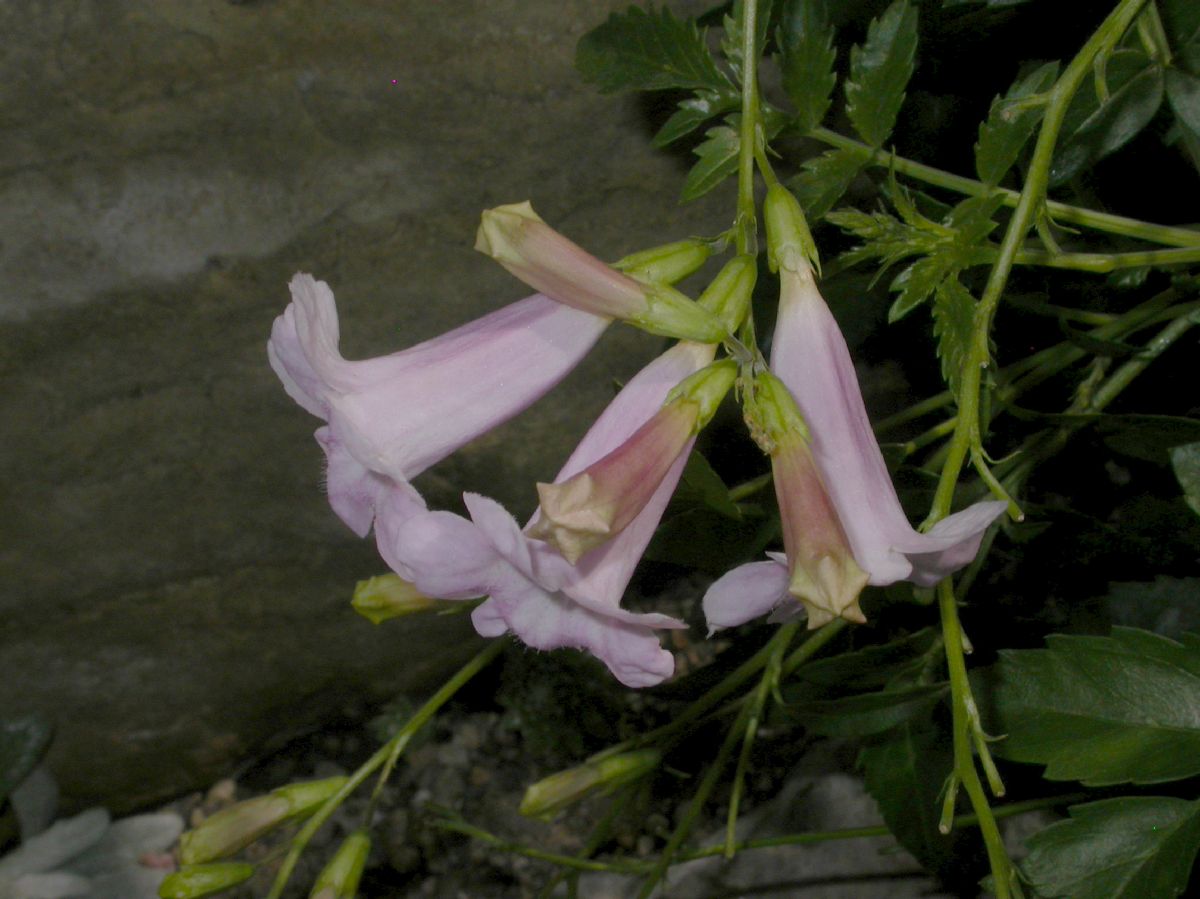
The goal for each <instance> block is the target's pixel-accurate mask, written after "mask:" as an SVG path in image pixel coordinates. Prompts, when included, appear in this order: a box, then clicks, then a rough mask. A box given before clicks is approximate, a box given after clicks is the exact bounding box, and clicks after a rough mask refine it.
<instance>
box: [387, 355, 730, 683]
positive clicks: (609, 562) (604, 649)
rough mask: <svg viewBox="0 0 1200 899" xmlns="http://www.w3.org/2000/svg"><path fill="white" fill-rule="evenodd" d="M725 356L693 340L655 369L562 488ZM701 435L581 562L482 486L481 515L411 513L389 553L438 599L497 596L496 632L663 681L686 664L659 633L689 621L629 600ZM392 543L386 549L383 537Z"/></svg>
mask: <svg viewBox="0 0 1200 899" xmlns="http://www.w3.org/2000/svg"><path fill="white" fill-rule="evenodd" d="M714 354H715V347H713V346H706V345H701V344H695V343H687V342H685V343H680V344H677V345H676V346H674V347H672V348H671V349H670V350H668V351H667V352H665V353H663V354H662V355H661V356H659V357H658V358H657V359H655V360H654V361H653V362H651V363H650V364H649V365H647V366H646V367H645V368H643V369H642V370H641V371H640V372H639V373H638V374H637V375H635V376H634V377H633V378H632V379H630V381H629V383H628V384H626V385H625V388H624V389H623V390H622V391H621V392H620V393H619V394H618V395H617V396H616V397H615V398H614V399H613V401H612V402H611V403H610V404H609V406H608V408H607V409H605V411H604V412H603V414H601V416H600V417H599V418H598V419H597V420H596V422H595V424H593V425H592V427H591V429H590V430H589V431H588V433H587V435H586V436H585V437H584V438H583V440H582V441H581V442H580V444H579V446H578V447H577V448H576V450H575V452H574V453H572V455H571V457H570V458H569V459H568V460H567V463H566V465H565V466H564V467H563V469H562V471H561V472H560V473H559V476H558V477H557V478H556V479H555V480H556V483H561V482H563V481H566V480H568V479H570V478H571V477H573V476H575V475H577V474H579V473H580V472H582V471H585V470H586V469H587V468H588V467H589V466H591V465H592V464H593V463H595V462H596V461H598V460H600V459H603V458H604V457H605V456H607V455H608V454H609V453H611V452H612V451H613V450H615V449H617V448H618V447H620V446H621V445H622V444H624V443H625V442H626V441H627V440H629V439H630V438H631V437H632V436H633V435H634V434H635V433H636V432H637V431H638V429H639V428H641V427H642V426H643V425H644V424H645V423H646V422H647V421H648V420H649V419H650V418H651V417H652V416H653V415H654V414H655V413H656V412H657V411H658V410H659V409H660V408H661V407H662V405H663V402H664V400H665V399H666V398H667V396H668V395H669V394H670V392H671V390H672V389H673V388H674V387H675V386H676V385H677V384H679V382H680V381H682V380H683V379H685V378H687V377H688V376H689V375H692V374H694V373H695V372H697V371H699V370H700V369H701V368H703V367H704V366H705V365H706V364H708V363H709V362H711V361H712V359H713V356H714ZM691 442H692V440H691V439H689V440H687V441H686V442H685V446H684V448H683V449H682V450H681V451H680V452H679V454H678V455H677V456H676V457H675V458H674V459H673V461H672V462H671V464H670V465H669V466H668V467H667V470H666V473H665V474H664V475H663V476H662V479H661V480H660V481H659V482H658V485H657V487H656V488H655V489H654V491H653V492H652V494H651V495H650V497H649V499H648V500H647V501H646V502H645V504H644V505H643V506H642V508H641V511H640V512H638V513H637V514H636V515H635V516H634V518H633V519H632V521H630V523H629V524H628V525H627V526H626V527H625V528H624V529H623V530H621V532H620V533H619V534H617V535H616V536H615V537H613V538H612V539H610V540H608V541H606V542H604V543H603V544H601V545H599V546H597V547H596V548H594V549H592V550H590V551H586V552H584V554H583V555H582V556H580V557H579V559H578V561H577V562H576V563H575V564H571V563H569V562H568V561H567V560H566V559H564V558H563V557H562V555H560V554H559V553H558V551H556V550H555V549H554V548H553V547H552V546H550V545H549V544H547V543H546V542H544V541H542V540H539V539H535V538H533V537H531V536H530V535H529V533H528V532H527V531H522V530H521V528H520V526H519V525H518V524H517V523H516V521H515V520H514V519H513V517H512V516H511V515H509V514H508V512H506V511H505V510H504V508H503V507H501V506H500V505H499V504H498V503H496V502H495V501H493V500H490V499H488V498H487V497H483V496H479V495H477V494H470V493H468V494H466V495H465V497H464V499H465V502H466V505H467V510H468V512H469V514H470V519H469V520H468V519H465V518H462V517H460V516H458V515H454V514H452V513H449V512H427V513H424V514H413V515H409V516H407V517H405V518H403V520H401V521H400V522H399V525H398V526H397V528H396V529H395V531H394V533H392V534H391V539H390V540H389V545H388V547H386V552H385V554H384V557H385V559H389V564H391V560H394V562H395V564H396V565H398V566H400V567H401V568H403V571H402V572H401V573H405V572H407V573H408V574H406V575H405V576H406V577H409V575H411V577H409V579H410V580H412V581H413V583H414V584H415V586H416V588H417V589H418V590H420V591H421V592H422V593H424V594H425V595H427V596H437V597H443V598H456V599H464V598H468V597H479V596H486V597H487V600H486V601H485V602H484V603H482V604H481V605H480V606H479V607H477V608H476V609H475V610H474V611H473V612H472V621H473V622H474V624H475V629H476V631H478V632H479V634H480V635H482V636H484V637H498V636H500V635H501V634H504V633H506V632H511V633H513V634H514V635H515V636H517V637H518V638H519V639H520V640H521V641H522V642H524V643H525V644H526V645H527V646H530V647H533V648H534V649H546V650H549V649H557V648H560V647H572V648H575V649H582V650H585V651H587V652H589V653H591V654H592V655H594V656H596V657H597V658H598V659H600V660H601V661H602V662H604V663H605V665H607V666H608V668H609V670H610V671H612V673H613V674H614V676H616V678H617V679H618V680H620V681H621V682H622V683H623V684H626V685H627V686H631V687H644V686H650V685H652V684H656V683H658V682H660V681H662V680H663V679H665V678H667V677H669V676H670V675H671V673H672V671H673V670H674V660H673V659H672V657H671V654H670V653H669V652H667V651H666V650H664V649H663V648H662V646H661V645H660V644H659V641H658V637H657V636H656V635H655V634H654V629H656V628H682V627H684V626H685V625H684V624H683V622H681V621H678V620H676V619H674V618H671V617H669V616H667V615H661V614H656V613H646V614H642V613H636V612H630V611H628V610H625V609H622V608H621V606H620V602H621V597H622V596H623V595H624V592H625V588H626V586H627V585H628V583H629V579H630V577H632V575H633V570H634V568H635V567H636V566H637V563H638V562H639V561H640V559H641V556H642V553H643V552H644V551H645V548H646V545H647V544H648V543H649V542H650V538H651V537H652V536H653V535H654V531H655V529H656V528H657V526H658V522H659V520H660V519H661V517H662V514H663V511H664V510H665V509H666V506H667V502H668V501H669V500H670V498H671V494H672V493H673V492H674V490H675V486H676V484H677V483H678V481H679V477H680V475H681V474H682V472H683V467H684V465H685V464H686V462H687V455H688V451H690V449H691ZM380 548H381V551H383V550H385V547H384V546H383V544H382V537H381V547H380Z"/></svg>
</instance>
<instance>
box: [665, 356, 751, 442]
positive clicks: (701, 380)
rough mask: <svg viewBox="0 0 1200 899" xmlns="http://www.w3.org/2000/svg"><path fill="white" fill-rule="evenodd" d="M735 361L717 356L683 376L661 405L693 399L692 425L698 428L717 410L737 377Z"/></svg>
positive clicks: (687, 401)
mask: <svg viewBox="0 0 1200 899" xmlns="http://www.w3.org/2000/svg"><path fill="white" fill-rule="evenodd" d="M737 371H738V369H737V363H736V362H734V361H733V360H732V359H721V360H720V361H718V362H714V363H712V364H711V365H707V366H705V367H704V368H702V369H700V371H698V372H696V373H695V374H692V375H689V376H688V377H686V378H684V379H683V380H682V381H680V382H679V383H678V384H676V385H675V387H674V388H673V389H672V390H671V392H670V393H669V394H667V399H666V402H665V403H664V405H667V404H670V403H693V404H695V406H696V408H697V415H696V424H695V429H696V430H697V431H699V430H700V429H701V428H703V427H704V426H705V425H707V424H708V423H709V422H710V421H712V417H713V416H714V415H716V413H717V407H718V406H720V405H721V400H723V399H724V398H725V394H727V393H728V392H729V388H730V387H732V386H733V382H734V381H736V380H737Z"/></svg>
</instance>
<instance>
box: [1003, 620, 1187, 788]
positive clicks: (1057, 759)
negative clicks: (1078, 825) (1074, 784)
mask: <svg viewBox="0 0 1200 899" xmlns="http://www.w3.org/2000/svg"><path fill="white" fill-rule="evenodd" d="M1046 642H1047V648H1046V649H1026V650H1006V651H1002V652H1001V654H1000V656H1001V657H1000V661H999V662H998V663H997V665H996V666H995V667H994V669H993V670H992V671H991V672H989V675H988V680H989V681H990V682H991V688H992V707H993V709H994V710H995V713H996V716H997V719H998V720H997V722H996V723H995V724H994V725H993V727H998V728H999V729H1000V731H1001V732H1003V733H1005V734H1007V738H1006V739H1004V740H1002V741H1000V742H998V743H996V744H995V746H994V749H995V751H996V752H997V753H998V754H1000V755H1002V756H1004V757H1005V758H1009V759H1012V760H1014V761H1018V762H1034V763H1039V764H1043V765H1045V766H1046V773H1045V776H1046V777H1047V778H1048V779H1050V780H1079V781H1082V782H1083V783H1085V784H1088V785H1091V786H1105V785H1109V784H1118V783H1137V784H1147V783H1161V782H1163V781H1169V780H1178V779H1181V778H1184V777H1191V776H1193V775H1195V774H1200V639H1198V638H1196V637H1194V636H1188V637H1185V638H1184V642H1183V643H1176V642H1175V641H1174V640H1168V639H1166V638H1165V637H1160V636H1158V635H1157V634H1153V633H1150V632H1149V631H1143V630H1137V629H1134V628H1114V629H1113V632H1112V636H1109V637H1081V636H1065V635H1061V634H1054V635H1051V636H1050V637H1048V638H1047V641H1046Z"/></svg>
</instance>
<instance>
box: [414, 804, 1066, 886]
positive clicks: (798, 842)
mask: <svg viewBox="0 0 1200 899" xmlns="http://www.w3.org/2000/svg"><path fill="white" fill-rule="evenodd" d="M1089 798H1090V796H1089V795H1088V794H1087V793H1068V794H1066V795H1063V796H1048V797H1046V798H1044V799H1028V800H1026V801H1024V802H1013V803H1010V804H1008V805H1004V806H1001V807H999V808H997V809H995V810H994V815H995V817H996V819H1001V818H1011V817H1013V816H1015V815H1024V814H1028V813H1029V812H1036V811H1040V810H1041V809H1047V808H1061V807H1062V806H1064V805H1072V804H1074V803H1077V802H1083V801H1084V800H1086V799H1089ZM437 823H438V826H439V827H441V828H443V829H445V830H449V831H453V832H454V833H461V834H463V835H464V836H468V837H471V838H473V839H476V840H479V841H480V842H482V843H487V844H488V845H489V846H492V847H494V848H496V849H498V850H500V851H502V852H512V853H515V854H517V855H523V856H525V857H526V858H533V859H539V860H541V861H545V862H550V863H551V864H554V865H558V866H560V867H563V868H570V869H573V870H576V871H592V872H605V873H609V874H629V875H639V876H640V875H644V874H646V873H648V872H649V871H652V870H653V869H654V866H655V862H654V861H624V860H613V861H597V860H595V859H589V858H580V857H579V856H576V855H559V854H557V853H554V852H546V851H545V850H542V849H537V848H535V847H533V846H524V845H521V844H520V843H514V842H510V841H508V840H505V839H502V838H501V837H499V836H497V835H496V834H494V833H491V832H489V831H486V830H484V829H483V828H481V827H476V826H474V825H472V824H468V823H467V822H466V821H463V820H462V819H461V818H459V817H458V816H455V815H450V814H447V815H446V817H444V818H443V819H442V820H441V821H439V822H437ZM953 823H954V826H955V827H973V826H975V825H977V824H979V818H978V817H977V816H976V815H973V814H963V815H958V816H956V817H955V818H954V821H953ZM890 834H891V831H890V830H888V828H887V827H884V826H875V827H847V828H843V829H841V830H823V831H815V832H809V833H790V834H784V835H782V836H778V837H760V838H758V839H756V840H744V841H742V842H741V843H738V844H737V845H736V847H735V848H736V849H737V851H738V852H747V851H750V850H754V849H772V848H775V847H778V846H807V845H812V844H815V843H832V842H836V841H839V840H863V839H871V838H878V837H886V836H889V835H890ZM724 854H725V844H724V843H719V844H716V845H713V846H705V847H703V848H701V849H693V850H692V851H690V852H681V853H679V854H678V855H676V856H675V859H674V861H673V862H672V864H677V865H678V864H683V863H684V862H690V861H695V860H696V859H700V858H712V857H714V856H721V855H724Z"/></svg>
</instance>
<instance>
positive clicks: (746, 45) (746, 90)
mask: <svg viewBox="0 0 1200 899" xmlns="http://www.w3.org/2000/svg"><path fill="white" fill-rule="evenodd" d="M757 17H758V2H757V0H745V2H744V3H743V4H742V123H741V134H740V141H739V144H738V198H737V218H736V220H735V221H736V224H735V228H736V230H737V251H738V253H739V254H740V255H756V254H757V253H758V220H757V217H756V207H755V203H754V156H755V151H756V149H757V147H758V132H759V124H758V46H757V42H756V41H755V36H756V35H757V33H758V26H757Z"/></svg>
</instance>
